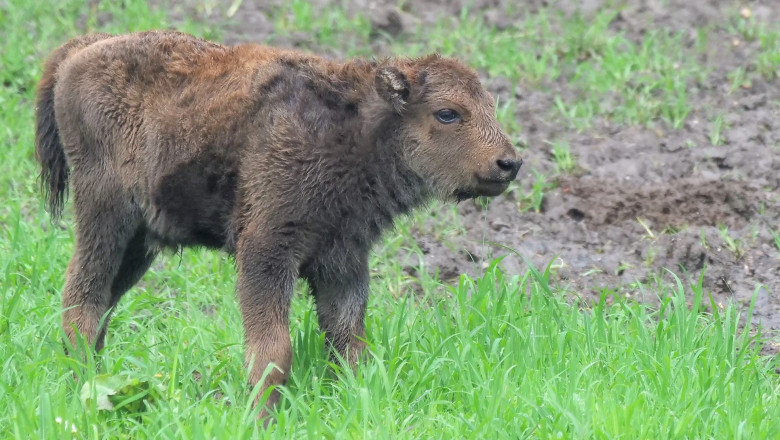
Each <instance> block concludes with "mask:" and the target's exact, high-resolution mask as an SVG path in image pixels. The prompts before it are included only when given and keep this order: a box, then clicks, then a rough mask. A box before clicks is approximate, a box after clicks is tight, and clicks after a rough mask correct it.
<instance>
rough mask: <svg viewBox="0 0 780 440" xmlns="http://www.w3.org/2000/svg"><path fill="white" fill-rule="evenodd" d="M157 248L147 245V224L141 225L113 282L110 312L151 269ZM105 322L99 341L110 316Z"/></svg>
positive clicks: (104, 333)
mask: <svg viewBox="0 0 780 440" xmlns="http://www.w3.org/2000/svg"><path fill="white" fill-rule="evenodd" d="M157 253H158V252H157V250H156V249H153V248H150V247H149V246H148V245H147V236H146V226H144V225H141V226H139V227H138V228H137V229H136V231H135V234H134V235H133V238H132V239H130V242H129V243H128V244H127V248H125V253H124V256H123V257H122V263H121V264H120V265H119V270H118V271H117V274H116V276H114V281H113V282H112V283H111V306H110V309H109V312H108V313H109V314H110V313H112V312H113V309H114V307H115V306H116V305H117V303H119V300H120V299H121V298H122V296H123V295H124V294H125V293H127V291H128V290H130V288H132V287H133V286H134V285H135V283H137V282H138V280H140V279H141V277H142V276H143V275H144V274H145V273H146V271H147V270H149V266H151V265H152V262H154V259H155V257H157ZM105 321H106V322H105V323H104V325H103V326H101V328H100V332H99V333H98V336H97V341H101V344H102V341H104V340H105V337H106V329H107V328H108V322H107V321H108V316H106V318H105Z"/></svg>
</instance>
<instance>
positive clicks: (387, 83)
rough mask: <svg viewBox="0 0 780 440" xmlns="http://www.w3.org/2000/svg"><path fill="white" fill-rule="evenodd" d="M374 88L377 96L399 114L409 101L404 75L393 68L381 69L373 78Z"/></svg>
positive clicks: (407, 86)
mask: <svg viewBox="0 0 780 440" xmlns="http://www.w3.org/2000/svg"><path fill="white" fill-rule="evenodd" d="M374 87H375V88H376V92H377V93H378V94H379V96H381V97H382V99H384V100H385V101H387V102H388V103H390V105H392V106H393V109H394V110H395V111H396V112H401V110H403V107H404V105H406V103H407V102H408V100H409V93H410V90H409V81H408V80H407V79H406V75H404V74H403V72H401V71H400V70H398V69H396V68H395V67H381V68H379V69H378V70H377V72H376V77H374Z"/></svg>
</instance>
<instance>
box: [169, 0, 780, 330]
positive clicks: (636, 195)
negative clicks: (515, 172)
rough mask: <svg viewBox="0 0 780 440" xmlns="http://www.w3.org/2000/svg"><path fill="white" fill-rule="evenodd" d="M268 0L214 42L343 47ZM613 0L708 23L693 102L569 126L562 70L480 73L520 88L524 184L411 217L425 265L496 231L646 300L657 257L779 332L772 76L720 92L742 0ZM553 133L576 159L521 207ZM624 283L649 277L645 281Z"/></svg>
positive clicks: (730, 67) (494, 236)
mask: <svg viewBox="0 0 780 440" xmlns="http://www.w3.org/2000/svg"><path fill="white" fill-rule="evenodd" d="M280 1H281V0H280ZM272 3H273V2H251V1H245V2H243V3H242V5H241V7H240V9H239V11H238V12H237V13H236V14H235V15H234V16H233V18H231V19H230V20H229V22H227V23H226V25H225V26H226V33H225V35H226V40H228V42H236V41H269V40H270V41H272V42H273V43H274V44H277V45H286V46H299V45H301V44H303V45H306V46H308V47H309V48H312V49H314V50H317V51H319V52H323V53H326V54H331V55H339V53H338V50H336V49H334V48H332V47H331V48H319V47H317V46H316V45H315V44H313V43H311V42H307V41H306V38H307V37H306V36H305V35H293V36H287V37H279V36H276V35H275V34H274V32H273V31H274V29H273V22H272V21H271V20H270V19H269V18H268V16H269V11H270V8H271V7H272V6H270V4H272ZM315 3H317V4H319V5H324V4H328V3H339V4H343V5H345V7H347V8H348V9H349V10H350V11H353V12H355V11H358V12H360V13H363V14H366V15H367V16H369V17H370V18H371V21H372V24H373V26H374V28H375V29H376V30H377V31H381V32H385V33H389V34H392V35H397V36H398V37H399V38H414V36H413V35H409V33H410V30H412V29H413V28H414V26H416V25H417V24H420V23H422V24H428V23H433V22H434V21H436V20H438V19H439V18H440V17H442V16H453V17H457V16H458V14H459V13H460V10H461V7H462V6H463V5H465V4H469V5H471V8H472V9H471V10H472V11H479V13H481V14H482V16H483V17H484V20H485V21H486V22H487V23H488V24H490V25H493V26H497V27H499V28H501V27H506V26H510V25H512V23H513V22H514V21H515V20H516V19H519V18H520V17H512V16H508V15H506V14H505V13H504V12H503V8H502V7H501V6H500V5H501V4H502V2H501V1H499V0H468V1H466V0H464V1H450V2H439V1H434V0H413V1H409V2H404V3H405V5H406V6H404V8H403V10H398V9H396V7H395V6H394V5H395V4H396V3H397V2H396V1H387V0H349V1H346V2H338V1H336V0H316V1H315ZM605 3H607V2H604V1H597V0H587V1H574V0H563V1H557V2H556V1H546V0H532V1H527V2H525V3H524V4H525V5H526V6H525V7H526V9H525V10H522V11H520V14H526V13H533V12H534V11H535V10H537V9H538V8H539V7H542V6H549V5H554V7H556V8H558V9H560V10H561V11H563V12H564V13H566V14H571V13H575V12H580V13H582V14H584V15H585V16H587V15H588V14H592V13H593V12H594V11H597V10H598V8H600V7H601V6H602V5H603V4H605ZM620 3H621V4H622V5H623V9H622V11H621V12H620V14H619V15H618V16H617V17H616V19H615V20H614V21H613V22H612V24H611V27H612V29H613V30H614V31H620V32H623V33H625V35H627V36H628V37H629V38H631V39H635V40H638V39H640V38H641V37H642V36H643V34H644V32H645V31H646V30H648V29H650V28H666V29H669V30H672V31H680V32H683V33H688V34H692V35H693V34H694V33H695V30H694V29H693V27H694V26H695V27H710V28H712V33H711V34H710V37H709V39H708V45H709V47H708V50H707V51H706V54H705V55H702V56H701V59H700V63H701V64H702V66H703V67H704V68H706V69H707V70H708V71H710V72H711V73H710V75H709V77H708V78H709V79H708V81H707V82H706V83H704V84H696V87H695V89H692V90H691V91H690V95H691V96H690V99H691V100H692V102H691V104H692V108H693V111H692V112H691V114H690V115H689V116H688V118H687V120H686V122H685V124H684V126H683V127H682V128H681V129H680V130H671V129H669V128H668V127H665V126H664V125H663V124H657V125H655V127H654V128H637V127H631V126H617V125H615V124H613V123H610V122H609V121H596V123H595V124H594V126H593V127H591V128H589V129H586V130H584V131H581V132H576V131H574V130H570V129H568V128H566V126H565V125H564V124H561V123H559V121H554V120H550V119H549V116H545V115H550V114H551V113H552V112H551V109H552V108H553V106H554V103H553V98H554V96H555V95H556V94H561V95H563V96H570V95H569V94H570V93H571V92H570V91H569V90H568V89H567V85H566V84H565V83H563V82H561V83H560V84H547V85H545V87H544V88H541V89H540V88H531V87H524V86H522V85H520V86H517V87H513V86H511V85H510V83H509V81H507V80H506V79H504V78H485V81H486V84H487V85H488V87H489V88H490V90H491V91H492V92H493V93H495V94H496V95H498V96H499V97H501V98H508V97H511V96H514V98H515V99H516V102H517V106H518V107H517V118H518V120H519V122H521V125H522V127H523V128H524V130H523V133H522V135H523V136H524V138H525V139H524V141H525V142H526V143H527V145H528V146H529V148H528V149H527V151H526V152H525V153H524V159H525V162H526V164H527V165H526V166H525V167H524V170H525V172H522V171H521V176H520V180H521V181H522V182H521V183H520V185H519V187H518V188H517V189H516V190H515V191H513V192H510V193H509V194H507V195H505V196H502V197H500V198H497V199H495V200H493V201H492V202H491V203H490V204H489V206H488V207H487V209H486V212H485V210H483V209H482V208H481V206H480V205H479V204H478V203H477V202H464V203H461V204H460V205H459V207H458V210H459V213H460V222H461V224H462V226H463V229H465V233H464V234H458V235H456V236H448V237H447V238H446V239H444V240H443V239H441V238H435V237H434V235H433V230H434V229H435V227H434V225H433V222H435V220H431V222H432V223H431V224H429V225H427V226H425V227H421V228H419V229H418V230H416V231H415V236H416V239H417V241H418V244H419V248H420V249H421V250H422V255H421V258H422V265H423V266H424V267H426V268H428V270H430V271H431V272H436V271H438V273H439V276H440V277H441V278H442V279H445V280H446V279H450V278H454V277H456V276H457V275H458V274H460V273H468V274H471V275H479V274H480V271H482V270H483V267H484V265H485V264H486V262H487V260H488V259H489V258H490V257H491V256H498V255H504V254H507V251H505V250H504V249H502V248H500V247H497V246H491V245H489V244H487V245H486V244H485V243H484V242H485V241H487V242H496V243H501V244H502V245H504V246H507V247H510V248H512V249H515V250H516V251H517V252H518V253H519V254H521V255H523V256H525V257H526V258H528V259H529V260H530V261H532V262H533V263H534V264H535V265H536V266H537V267H545V266H547V265H548V264H549V263H550V262H553V267H554V272H553V273H554V276H555V277H556V278H557V279H558V280H559V282H558V284H559V285H561V286H563V287H567V288H568V289H570V290H571V291H572V292H577V293H578V294H579V295H580V296H586V295H598V294H599V293H600V292H602V291H603V290H604V289H605V288H608V289H610V290H612V291H614V292H616V293H621V294H625V295H629V296H634V297H639V298H644V299H645V300H647V299H648V298H647V297H648V296H651V297H652V296H655V295H656V293H655V292H656V290H653V287H654V286H656V282H657V281H658V280H663V281H664V282H668V281H670V280H672V278H671V275H670V274H669V273H668V272H665V271H664V270H663V269H664V268H668V269H670V270H672V271H674V272H675V273H676V274H678V275H679V276H680V277H681V278H682V279H683V280H684V281H687V282H696V281H697V280H698V277H699V275H700V272H701V270H702V268H706V270H705V275H704V280H703V282H704V287H705V289H706V290H707V291H711V292H712V293H713V295H714V297H715V299H716V301H718V302H721V303H724V302H725V301H727V300H735V301H737V302H738V303H741V304H747V303H748V302H749V301H750V299H751V298H752V297H753V295H754V293H755V292H758V296H757V304H756V310H757V311H756V317H758V318H760V319H761V321H762V322H763V325H764V327H765V328H768V329H771V330H780V313H777V312H778V311H780V253H779V252H778V249H777V247H776V246H775V244H774V241H773V238H772V236H771V233H770V228H772V227H773V228H777V227H778V225H779V224H780V222H778V218H779V216H780V196H778V194H780V172H779V171H778V170H780V81H777V80H775V81H772V82H768V81H766V80H764V79H762V78H761V77H760V76H758V75H754V76H752V77H751V79H752V83H751V86H750V87H749V88H740V89H738V90H736V91H734V92H733V93H728V89H729V86H730V84H731V80H730V79H729V78H728V74H729V73H730V72H732V71H734V70H735V69H736V68H738V67H740V66H743V67H744V66H746V62H747V61H746V60H748V59H749V57H750V55H751V54H752V53H754V52H755V51H756V45H755V44H750V43H748V42H744V43H742V44H739V45H735V44H734V42H733V39H734V35H733V34H732V33H730V31H729V30H728V22H729V18H730V17H734V16H735V13H736V11H738V10H739V7H740V6H743V5H742V3H740V2H733V1H724V0H701V1H687V0H670V1H662V0H624V1H622V2H620ZM744 3H745V4H746V5H748V6H750V8H751V11H752V14H753V16H754V17H756V19H758V20H773V19H774V20H778V19H780V2H776V1H774V0H764V1H755V2H744ZM185 4H186V2H185ZM178 8H179V9H175V8H174V13H179V14H186V15H189V16H192V15H193V14H194V13H196V11H193V10H192V9H188V8H187V7H186V6H178ZM475 13H476V12H475ZM202 18H204V19H213V17H212V18H209V17H202ZM378 33H379V32H378ZM691 38H693V36H691ZM383 41H385V40H383V39H382V38H377V39H375V41H373V42H372V46H373V48H374V51H375V52H376V53H381V54H385V53H387V50H388V49H387V47H386V45H384V44H383ZM719 112H722V113H723V114H724V116H725V122H726V124H727V127H728V128H727V129H726V130H725V131H724V135H725V139H726V140H725V145H720V146H712V145H711V144H710V141H709V130H710V121H711V120H712V118H713V116H714V115H715V114H717V113H719ZM552 139H558V140H566V141H567V142H568V144H569V145H570V147H571V151H572V153H573V155H574V156H575V157H576V158H577V161H578V165H579V168H580V169H579V170H578V172H576V173H575V175H568V176H566V177H564V178H561V179H560V180H559V181H558V182H557V183H558V185H557V187H556V189H554V190H552V191H551V192H549V193H548V194H546V197H545V199H544V202H543V204H542V209H541V212H539V213H535V212H529V211H524V212H523V211H521V210H520V209H518V202H517V198H518V195H519V194H523V193H525V192H528V191H529V190H530V187H531V185H532V183H533V180H534V179H533V175H531V174H530V173H529V172H528V170H529V169H531V168H533V169H536V170H539V171H542V172H545V173H549V172H551V170H554V163H553V160H552V157H551V152H550V147H549V146H548V144H547V143H546V142H545V141H549V140H552ZM721 227H725V228H728V235H729V236H730V237H731V238H732V239H733V240H735V242H736V243H737V247H736V248H735V247H733V246H731V247H730V246H729V245H728V243H727V241H726V240H725V239H724V237H723V234H722V232H721ZM406 261H407V262H408V266H409V268H408V272H410V273H414V272H415V270H416V269H415V268H417V267H419V266H420V261H419V260H418V259H417V255H411V254H410V255H408V256H407V258H406ZM502 264H503V266H504V267H505V268H506V270H507V271H510V272H524V263H523V262H522V260H521V259H519V258H518V257H516V256H515V255H512V254H510V255H509V256H507V257H506V258H505V259H504V260H503V263H502ZM636 282H640V283H643V284H647V287H645V289H644V291H642V290H641V289H640V288H639V287H638V284H637V283H636ZM759 286H763V287H759ZM651 300H652V299H651Z"/></svg>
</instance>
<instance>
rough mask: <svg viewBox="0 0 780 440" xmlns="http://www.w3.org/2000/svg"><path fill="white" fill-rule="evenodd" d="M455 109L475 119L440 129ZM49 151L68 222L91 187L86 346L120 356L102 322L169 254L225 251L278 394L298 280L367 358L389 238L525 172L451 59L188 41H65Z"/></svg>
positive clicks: (338, 346)
mask: <svg viewBox="0 0 780 440" xmlns="http://www.w3.org/2000/svg"><path fill="white" fill-rule="evenodd" d="M442 108H450V109H454V110H457V112H458V113H459V114H460V115H461V118H460V119H458V120H457V121H456V122H455V123H451V124H444V123H442V122H440V121H439V120H437V119H436V117H435V116H434V113H435V112H437V111H438V110H440V109H442ZM36 157H37V158H38V159H39V160H40V161H41V163H42V172H41V177H42V187H43V189H44V190H45V192H47V193H48V202H49V206H50V210H51V212H52V214H53V215H54V216H55V217H56V216H58V215H59V214H60V212H61V209H62V203H63V201H64V192H65V190H66V188H67V185H68V179H69V178H70V180H71V185H72V191H73V195H74V202H73V203H74V205H73V206H74V211H75V215H76V249H75V253H74V255H73V258H72V260H71V262H70V265H69V266H68V269H67V274H66V281H65V287H64V290H63V300H62V301H63V307H64V312H63V325H64V327H65V331H66V333H67V334H68V336H69V338H70V339H71V342H72V343H73V344H75V343H76V335H77V334H81V335H82V336H83V337H84V338H85V340H86V341H87V342H88V343H90V344H92V345H93V346H94V347H96V348H97V349H100V348H101V347H102V345H103V340H104V335H105V328H106V326H105V323H103V324H101V322H100V320H101V319H102V318H103V317H106V316H107V315H108V313H109V312H110V310H111V309H112V308H113V307H114V306H115V305H116V304H117V302H118V301H119V299H120V298H121V296H122V295H123V294H124V293H125V292H126V291H127V290H128V289H129V288H130V287H132V286H133V285H134V284H135V283H136V282H137V281H138V279H139V278H140V277H141V276H142V275H143V274H144V273H145V272H146V270H147V269H148V267H149V265H150V264H151V263H152V261H153V259H154V258H155V256H156V255H157V253H158V251H159V249H160V248H161V247H166V246H172V247H176V246H189V245H201V246H208V247H211V248H221V249H224V250H226V251H227V252H230V253H232V254H234V255H235V258H236V262H237V267H238V297H239V300H240V305H241V311H242V315H243V321H244V328H245V334H246V347H247V351H246V353H247V361H248V362H249V361H251V360H253V368H252V369H251V372H250V381H251V383H252V384H255V383H257V382H258V381H259V380H260V378H261V375H262V374H263V372H264V371H265V369H266V367H267V366H269V365H270V364H274V365H275V369H273V371H272V372H271V373H270V375H269V376H268V377H267V379H266V381H265V383H264V384H263V390H264V389H266V388H267V387H269V386H272V385H278V384H282V383H284V382H285V380H286V379H287V378H288V376H289V372H290V366H291V363H292V348H291V345H290V336H289V332H288V310H289V305H290V299H291V296H292V293H293V286H294V284H295V280H296V279H297V278H299V277H301V278H304V279H305V280H307V281H308V283H309V285H310V287H311V291H312V294H313V295H314V297H315V300H316V306H317V313H318V317H319V322H320V326H321V328H322V329H323V330H324V331H325V333H326V337H327V339H328V341H329V343H330V344H331V345H332V347H333V348H334V349H335V351H336V352H337V353H339V354H341V355H342V356H344V357H345V358H347V359H348V360H349V361H350V362H351V363H354V362H355V361H356V360H357V358H358V357H359V355H360V353H361V351H362V350H363V347H364V343H363V341H362V339H363V338H364V329H363V319H364V316H365V309H366V302H367V297H368V281H369V275H368V263H367V262H368V254H369V251H370V248H371V245H372V244H373V243H374V242H375V241H376V240H377V239H378V238H379V237H380V234H381V232H382V231H383V230H384V229H386V228H388V227H390V226H391V225H392V222H393V219H394V217H396V216H398V215H400V214H403V213H406V212H408V211H409V210H411V209H413V208H414V207H417V206H419V205H421V204H423V203H424V202H425V201H426V200H427V199H429V198H430V197H432V196H433V197H439V198H442V199H445V200H458V199H462V198H467V197H474V196H478V195H487V196H494V195H497V194H499V193H501V192H502V191H503V190H504V189H506V187H507V185H508V184H509V182H510V181H511V180H513V179H514V178H515V176H516V174H517V169H518V168H519V166H520V163H521V161H519V160H517V159H516V156H515V151H514V148H513V147H512V145H511V143H510V142H509V140H508V139H507V137H506V135H505V134H504V133H503V131H502V130H501V128H500V127H499V125H498V123H497V122H496V120H495V118H494V107H493V101H492V99H491V97H490V96H489V94H488V93H487V92H486V91H485V90H484V89H483V87H482V86H481V85H480V83H479V80H478V78H477V76H476V75H475V74H474V72H473V71H471V70H470V69H468V68H467V67H465V66H463V65H462V64H460V63H459V62H457V61H455V60H453V59H448V58H442V57H439V56H436V55H431V56H427V57H424V58H417V59H388V60H384V61H381V62H370V61H363V60H351V61H347V62H345V63H337V62H332V61H326V60H324V59H322V58H319V57H316V56H312V55H306V54H302V53H299V52H290V51H283V50H277V49H273V48H270V47H265V46H258V45H240V46H235V47H225V46H221V45H218V44H214V43H210V42H206V41H203V40H200V39H196V38H194V37H191V36H188V35H184V34H180V33H175V32H146V33H137V34H130V35H123V36H110V35H105V34H99V35H87V36H84V37H80V38H77V39H74V40H72V41H70V42H68V43H67V44H65V45H64V46H62V47H60V48H59V49H57V50H55V51H54V53H53V54H52V55H51V57H50V58H49V60H48V61H47V63H46V66H45V69H44V73H43V77H42V79H41V81H40V84H39V88H38V108H37V135H36ZM106 320H107V319H106ZM261 395H262V393H261ZM278 398H279V395H278V393H277V392H273V393H272V394H271V397H270V399H269V402H268V405H269V406H270V405H273V404H274V403H275V402H276V401H277V400H278Z"/></svg>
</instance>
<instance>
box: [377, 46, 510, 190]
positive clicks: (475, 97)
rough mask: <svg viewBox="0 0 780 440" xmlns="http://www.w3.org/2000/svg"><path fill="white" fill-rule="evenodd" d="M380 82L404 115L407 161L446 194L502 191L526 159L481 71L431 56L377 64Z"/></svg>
mask: <svg viewBox="0 0 780 440" xmlns="http://www.w3.org/2000/svg"><path fill="white" fill-rule="evenodd" d="M375 87H376V90H377V93H378V94H379V96H381V97H382V98H383V99H384V100H385V101H387V102H388V103H389V104H390V106H391V107H392V111H394V112H395V113H397V114H398V115H400V117H401V118H402V122H401V144H402V145H401V148H402V153H403V157H404V159H405V161H406V163H407V165H408V166H409V167H410V168H411V169H412V170H413V171H414V172H415V173H417V174H418V175H419V176H420V177H422V178H423V179H424V180H425V182H426V184H427V185H428V186H429V187H430V189H431V190H432V191H433V193H435V194H436V195H437V196H438V197H440V198H442V199H445V200H446V199H457V200H461V199H466V198H471V197H477V196H497V195H499V194H501V193H502V192H503V191H504V190H506V189H507V187H508V186H509V183H510V182H511V181H512V180H514V179H515V177H516V176H517V172H518V170H519V169H520V165H522V160H521V159H520V158H519V157H518V156H517V153H516V152H515V149H514V147H513V146H512V143H511V142H510V140H509V138H508V136H507V135H506V133H504V131H503V130H502V129H501V127H500V126H499V124H498V121H497V120H496V117H495V103H494V101H493V98H492V97H491V96H490V94H489V93H488V92H487V91H486V90H485V89H484V87H482V84H481V83H480V81H479V78H478V77H477V75H476V73H474V71H472V70H471V69H469V68H467V67H466V66H464V65H463V64H461V63H459V62H458V61H456V60H453V59H449V58H442V57H439V56H437V55H431V56H428V57H426V58H422V59H417V60H412V61H410V62H409V63H408V64H399V65H397V66H395V65H387V66H383V67H380V68H379V69H378V70H377V73H376V77H375Z"/></svg>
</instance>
